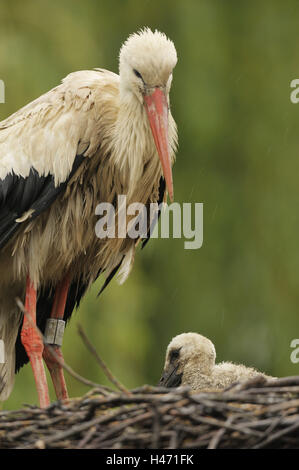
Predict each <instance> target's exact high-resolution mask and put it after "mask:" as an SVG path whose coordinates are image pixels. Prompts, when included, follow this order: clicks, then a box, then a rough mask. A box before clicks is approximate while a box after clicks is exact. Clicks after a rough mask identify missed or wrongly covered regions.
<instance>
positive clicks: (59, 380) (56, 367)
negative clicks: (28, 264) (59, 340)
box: [43, 276, 70, 400]
mask: <svg viewBox="0 0 299 470" xmlns="http://www.w3.org/2000/svg"><path fill="white" fill-rule="evenodd" d="M69 285H70V281H69V277H68V276H66V277H65V278H64V279H63V280H62V281H61V282H60V283H59V284H58V286H57V288H56V291H55V296H54V302H53V306H52V311H51V318H52V319H57V320H62V319H63V316H64V310H65V304H66V300H67V294H68V290H69ZM51 346H52V348H53V349H54V351H55V353H56V355H57V356H58V357H59V358H60V360H61V361H62V362H63V354H62V352H61V348H60V346H58V345H56V344H52V345H51ZM43 358H44V360H45V362H46V364H47V367H48V369H49V372H50V374H51V378H52V381H53V385H54V388H55V393H56V396H57V398H58V400H66V399H67V398H68V392H67V387H66V383H65V378H64V373H63V367H62V365H61V364H59V362H57V360H56V358H55V357H53V355H52V354H51V352H50V351H49V348H48V347H47V346H45V349H44V353H43Z"/></svg>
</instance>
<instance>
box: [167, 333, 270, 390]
mask: <svg viewBox="0 0 299 470" xmlns="http://www.w3.org/2000/svg"><path fill="white" fill-rule="evenodd" d="M215 361H216V350H215V346H214V344H213V343H212V341H210V340H209V339H208V338H205V337H204V336H202V335H199V334H198V333H182V334H180V335H178V336H175V337H174V338H173V339H172V340H171V342H170V343H169V345H168V347H167V351H166V358H165V365H164V372H163V375H162V377H161V380H160V385H163V386H166V387H173V386H176V387H177V386H179V385H188V386H190V387H191V389H192V390H203V389H214V388H215V389H224V388H226V387H228V386H229V385H231V384H233V383H235V382H243V381H245V380H249V379H251V378H254V377H257V376H261V377H265V378H272V377H269V376H267V375H265V374H263V373H261V372H259V371H257V370H255V369H254V368H252V367H246V366H244V365H242V364H234V363H232V362H221V363H219V364H216V363H215Z"/></svg>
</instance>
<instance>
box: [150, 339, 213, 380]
mask: <svg viewBox="0 0 299 470" xmlns="http://www.w3.org/2000/svg"><path fill="white" fill-rule="evenodd" d="M215 359H216V351H215V347H214V345H213V343H212V341H210V340H209V339H208V338H205V337H204V336H202V335H199V334H197V333H183V334H181V335H178V336H175V338H173V339H172V340H171V342H170V344H169V345H168V347H167V351H166V359H165V366H164V371H163V374H162V377H161V379H160V382H159V385H161V386H163V387H177V386H179V385H181V383H183V384H184V383H188V382H189V380H188V378H190V377H192V376H194V375H197V374H204V375H210V374H211V371H212V368H213V367H214V365H215Z"/></svg>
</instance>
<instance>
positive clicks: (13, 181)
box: [0, 28, 177, 407]
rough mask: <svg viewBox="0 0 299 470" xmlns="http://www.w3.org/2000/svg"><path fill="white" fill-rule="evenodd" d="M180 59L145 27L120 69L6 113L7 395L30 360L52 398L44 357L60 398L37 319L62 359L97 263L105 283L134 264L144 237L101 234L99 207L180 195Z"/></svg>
mask: <svg viewBox="0 0 299 470" xmlns="http://www.w3.org/2000/svg"><path fill="white" fill-rule="evenodd" d="M176 62H177V55H176V50H175V47H174V45H173V43H172V42H171V41H170V40H169V39H168V38H167V37H166V36H165V34H163V33H160V32H158V31H155V32H152V31H151V30H150V29H148V28H146V29H144V30H142V31H139V32H138V33H136V34H132V35H131V36H130V37H129V38H128V39H127V41H126V42H125V43H124V44H123V45H122V47H121V50H120V57H119V75H117V74H115V73H112V72H110V71H107V70H103V69H96V70H92V71H79V72H75V73H71V74H70V75H68V76H67V77H66V78H65V79H64V80H63V81H62V83H61V84H60V85H59V86H57V87H56V88H54V89H52V90H50V91H49V92H48V93H46V94H44V95H42V96H41V97H40V98H38V99H36V100H35V101H33V102H32V103H30V104H28V105H27V106H25V107H24V108H22V109H20V110H19V111H17V112H16V113H15V114H13V115H12V116H10V117H9V118H7V119H6V120H5V121H2V122H1V123H0V276H1V280H0V298H1V304H0V339H2V340H3V342H4V345H5V363H4V364H0V377H2V390H1V389H0V399H1V400H5V399H6V398H7V397H8V396H9V394H10V392H11V390H12V387H13V382H14V375H15V372H16V371H17V370H18V369H19V368H20V367H21V366H22V365H23V364H24V363H26V362H28V360H29V361H30V363H31V366H32V369H33V373H34V378H35V382H36V387H37V391H38V397H39V402H40V406H41V407H45V406H47V405H48V404H49V392H48V386H47V382H46V375H45V370H44V365H43V361H42V359H43V358H44V360H45V362H46V364H47V367H48V369H49V371H50V373H51V377H52V380H53V383H54V387H55V391H56V395H57V397H58V399H65V398H67V396H68V394H67V390H66V385H65V381H64V377H63V370H62V368H61V366H60V365H59V364H58V362H56V361H55V360H54V359H53V356H51V354H49V351H48V350H47V347H45V348H44V346H43V343H42V341H41V338H40V337H39V336H38V334H37V332H36V328H35V327H34V323H35V322H36V323H37V325H38V326H39V327H40V328H41V330H42V331H45V330H46V333H45V334H46V339H47V342H49V343H50V344H51V343H52V344H54V345H55V348H56V352H57V353H58V354H59V355H60V357H61V358H62V353H61V351H60V346H61V338H60V336H61V334H62V330H61V325H62V324H64V322H63V320H67V319H68V318H69V317H70V315H71V313H72V311H73V309H74V308H75V307H76V306H78V304H79V302H80V299H81V297H82V296H83V295H84V293H85V291H86V289H87V288H88V287H89V286H90V285H91V283H93V282H94V281H95V279H97V277H98V276H99V275H100V274H101V273H105V277H106V281H105V284H104V286H105V285H106V284H107V283H108V282H109V281H110V279H111V278H112V277H113V275H114V274H115V273H116V271H117V270H118V268H120V272H121V273H122V275H123V276H124V277H126V276H127V275H128V273H129V269H130V267H131V265H132V262H133V259H134V251H135V246H136V240H133V239H131V238H130V237H128V236H127V237H126V238H113V239H111V238H109V239H108V238H106V239H100V238H97V237H96V235H95V224H96V216H95V208H96V206H97V205H98V204H99V203H100V202H102V201H104V202H110V203H115V200H116V199H117V196H118V195H120V194H121V195H126V197H127V203H128V204H130V203H131V202H141V203H143V204H149V203H150V202H157V201H159V202H161V201H162V200H163V198H164V199H165V197H166V196H165V195H166V191H168V194H169V196H170V198H171V199H172V197H173V184H172V172H171V167H172V164H173V161H174V154H175V150H176V144H177V131H176V124H175V122H174V120H173V118H172V115H171V113H170V111H169V91H170V86H171V81H172V71H173V68H174V67H175V65H176ZM16 297H20V298H22V299H24V302H25V309H26V311H27V312H28V316H27V315H26V316H25V317H24V316H23V313H22V312H20V310H19V309H18V308H17V306H16V302H15V299H16ZM0 383H1V381H0Z"/></svg>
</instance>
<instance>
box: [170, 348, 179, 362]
mask: <svg viewBox="0 0 299 470" xmlns="http://www.w3.org/2000/svg"><path fill="white" fill-rule="evenodd" d="M179 356H180V351H179V350H178V349H176V350H174V351H171V353H170V360H171V361H174V360H175V359H178V357H179Z"/></svg>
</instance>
